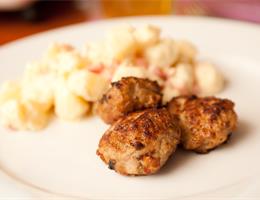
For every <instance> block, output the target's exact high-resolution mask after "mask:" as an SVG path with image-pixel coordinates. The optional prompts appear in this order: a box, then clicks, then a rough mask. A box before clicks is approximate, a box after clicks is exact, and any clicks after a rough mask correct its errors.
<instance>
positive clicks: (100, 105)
mask: <svg viewBox="0 0 260 200" xmlns="http://www.w3.org/2000/svg"><path fill="white" fill-rule="evenodd" d="M161 100H162V94H161V89H160V87H159V85H158V84H157V82H156V81H151V80H149V79H141V78H136V77H126V78H122V79H121V80H120V81H117V82H113V83H112V84H111V87H110V88H109V89H108V91H107V92H106V93H105V94H104V95H103V97H102V98H101V99H100V100H99V101H98V102H97V105H96V109H95V110H96V113H97V114H98V115H99V116H100V117H101V118H102V119H103V120H104V121H105V122H106V123H108V124H112V123H113V122H115V121H116V120H118V119H119V118H120V117H123V116H125V115H126V114H128V113H130V112H133V111H138V110H142V109H146V108H154V107H155V108H156V107H158V106H160V105H161Z"/></svg>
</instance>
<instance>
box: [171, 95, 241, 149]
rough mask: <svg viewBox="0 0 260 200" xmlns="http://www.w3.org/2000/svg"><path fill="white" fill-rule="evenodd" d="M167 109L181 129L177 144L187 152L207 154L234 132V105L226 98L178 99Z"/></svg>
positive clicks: (186, 97)
mask: <svg viewBox="0 0 260 200" xmlns="http://www.w3.org/2000/svg"><path fill="white" fill-rule="evenodd" d="M167 108H168V110H169V112H170V113H171V114H172V116H173V118H174V120H175V121H177V123H178V125H179V126H180V128H181V131H182V135H181V144H182V146H183V147H184V148H185V149H187V150H193V151H195V152H198V153H207V152H208V151H209V150H211V149H214V148H216V147H218V146H219V145H221V144H223V143H225V142H226V141H227V140H228V139H229V137H230V135H231V134H232V132H233V131H234V130H235V129H236V125H237V115H236V113H235V111H234V103H233V102H232V101H230V100H228V99H219V98H216V97H204V98H199V97H196V96H180V97H175V98H173V99H172V100H171V101H170V102H169V103H168V106H167Z"/></svg>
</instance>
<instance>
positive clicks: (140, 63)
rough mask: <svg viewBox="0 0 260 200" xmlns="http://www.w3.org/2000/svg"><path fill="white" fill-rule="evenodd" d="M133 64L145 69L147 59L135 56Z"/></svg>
mask: <svg viewBox="0 0 260 200" xmlns="http://www.w3.org/2000/svg"><path fill="white" fill-rule="evenodd" d="M135 65H137V66H140V67H144V68H145V69H147V68H148V67H149V64H148V62H147V60H146V59H145V58H143V57H138V58H136V59H135Z"/></svg>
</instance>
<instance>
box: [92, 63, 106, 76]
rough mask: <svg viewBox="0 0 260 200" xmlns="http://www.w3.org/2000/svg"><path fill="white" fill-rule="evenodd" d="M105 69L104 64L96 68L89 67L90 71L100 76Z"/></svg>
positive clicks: (95, 66)
mask: <svg viewBox="0 0 260 200" xmlns="http://www.w3.org/2000/svg"><path fill="white" fill-rule="evenodd" d="M104 69H105V66H104V65H103V64H99V65H94V66H90V67H88V70H89V71H91V72H93V73H96V74H100V73H102V71H103V70H104Z"/></svg>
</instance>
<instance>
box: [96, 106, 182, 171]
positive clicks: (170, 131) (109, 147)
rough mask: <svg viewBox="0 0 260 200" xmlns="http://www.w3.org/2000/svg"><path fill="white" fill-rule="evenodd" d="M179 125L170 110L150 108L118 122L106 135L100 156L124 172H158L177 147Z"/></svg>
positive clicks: (109, 164) (103, 137) (100, 144)
mask: <svg viewBox="0 0 260 200" xmlns="http://www.w3.org/2000/svg"><path fill="white" fill-rule="evenodd" d="M179 141H180V131H179V128H178V127H177V126H176V125H175V123H174V122H173V120H172V118H171V115H170V114H169V112H168V111H167V110H166V109H165V108H163V109H156V108H153V109H146V110H144V111H138V112H133V113H130V114H128V115H127V116H124V117H122V118H120V119H119V120H118V121H116V122H115V123H114V124H113V125H111V127H110V128H109V129H108V130H107V131H106V132H105V134H104V135H103V136H102V138H101V140H100V142H99V147H98V150H97V155H99V156H100V158H101V159H102V160H103V161H104V162H105V163H106V164H107V165H108V167H109V168H110V169H113V170H115V171H116V172H118V173H120V174H124V175H149V174H153V173H156V172H157V171H158V170H159V169H160V168H161V167H162V166H163V165H164V164H165V162H166V161H167V160H168V158H169V156H170V155H171V154H172V153H173V152H174V151H175V150H176V147H177V145H178V143H179Z"/></svg>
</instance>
